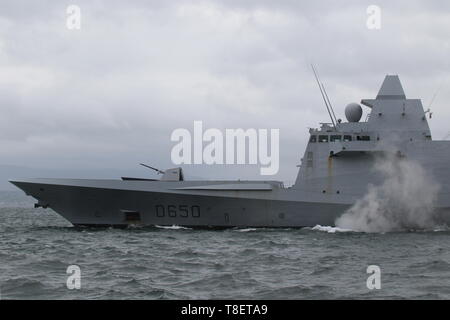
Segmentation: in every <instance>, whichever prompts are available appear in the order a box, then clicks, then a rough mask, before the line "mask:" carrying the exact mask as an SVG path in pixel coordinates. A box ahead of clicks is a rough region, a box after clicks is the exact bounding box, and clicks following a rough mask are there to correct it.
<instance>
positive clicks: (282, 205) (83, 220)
mask: <svg viewBox="0 0 450 320" xmlns="http://www.w3.org/2000/svg"><path fill="white" fill-rule="evenodd" d="M11 182H12V183H13V184H15V185H16V186H17V187H19V188H20V189H22V190H24V191H25V192H26V193H27V194H28V195H31V196H33V197H34V198H35V199H38V203H37V206H39V207H41V206H42V207H44V208H47V207H49V208H51V209H53V210H54V211H56V212H57V213H59V214H60V215H61V216H63V217H64V218H65V219H67V220H68V221H70V222H71V223H72V224H73V225H75V226H114V227H122V226H127V225H130V224H131V225H146V226H147V225H162V226H164V225H180V226H187V227H215V228H228V227H305V226H315V225H317V224H321V225H333V224H334V221H335V219H336V218H337V217H338V216H339V215H340V214H341V213H343V212H344V211H345V210H346V209H347V208H348V207H349V204H345V203H339V202H336V203H325V202H323V200H324V199H320V198H319V197H317V196H316V197H314V196H310V197H309V199H308V197H306V196H305V197H303V199H296V200H295V201H293V200H289V198H292V196H293V195H295V198H298V192H296V191H295V190H289V189H284V188H279V186H280V184H279V183H277V182H260V181H245V182H243V181H241V182H239V186H237V185H236V183H233V182H230V181H209V182H208V184H207V185H205V182H200V181H198V182H197V181H190V182H187V181H186V182H162V181H120V180H75V179H28V180H21V181H11ZM227 185H229V187H227ZM197 188H200V190H199V189H197ZM208 188H210V189H208ZM227 189H228V190H227ZM237 189H239V190H237Z"/></svg>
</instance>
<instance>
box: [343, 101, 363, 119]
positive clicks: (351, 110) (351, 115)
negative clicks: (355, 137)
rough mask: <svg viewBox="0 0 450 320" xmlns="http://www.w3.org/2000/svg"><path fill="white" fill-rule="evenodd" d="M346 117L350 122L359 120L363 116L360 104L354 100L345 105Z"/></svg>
mask: <svg viewBox="0 0 450 320" xmlns="http://www.w3.org/2000/svg"><path fill="white" fill-rule="evenodd" d="M345 117H346V118H347V120H348V122H358V121H359V120H360V119H361V117H362V108H361V106H360V105H359V104H357V103H355V102H352V103H349V104H348V105H347V106H346V107H345Z"/></svg>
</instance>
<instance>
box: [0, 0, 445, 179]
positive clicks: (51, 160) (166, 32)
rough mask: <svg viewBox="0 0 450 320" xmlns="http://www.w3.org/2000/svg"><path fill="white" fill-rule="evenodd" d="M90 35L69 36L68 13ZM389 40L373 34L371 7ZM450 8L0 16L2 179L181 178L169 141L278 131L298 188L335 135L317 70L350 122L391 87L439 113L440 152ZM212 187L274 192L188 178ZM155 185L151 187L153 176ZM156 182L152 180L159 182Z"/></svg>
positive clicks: (23, 6)
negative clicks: (325, 135) (314, 155)
mask: <svg viewBox="0 0 450 320" xmlns="http://www.w3.org/2000/svg"><path fill="white" fill-rule="evenodd" d="M71 4H75V5H78V6H79V7H80V9H81V29H80V30H69V29H67V27H66V19H67V17H68V14H67V13H66V8H67V6H69V5H71ZM372 4H375V5H378V6H379V7H380V8H381V29H380V30H370V29H368V28H367V26H366V21H367V18H368V14H367V12H366V10H367V7H368V6H369V5H372ZM449 61H450V2H449V1H447V0H443V1H395V4H394V3H393V1H377V2H372V1H368V2H365V1H310V2H303V1H243V0H242V1H233V0H226V1H225V0H223V1H162V0H161V1H119V0H117V1H111V0H108V1H106V0H105V1H79V0H74V1H71V2H65V1H60V0H59V1H56V0H55V1H18V0H2V1H1V2H0V111H1V113H0V165H7V164H8V165H19V166H22V165H23V166H33V167H41V168H58V169H63V168H70V169H80V170H84V169H88V168H89V169H96V168H101V167H107V168H118V169H124V168H135V167H136V164H137V163H139V162H146V163H150V164H153V165H154V166H157V167H161V168H167V167H173V166H174V165H173V164H172V163H171V159H170V151H171V149H172V147H173V146H174V142H171V141H170V135H171V133H172V131H173V130H174V129H176V128H187V129H190V130H192V128H193V121H194V120H203V123H204V127H205V128H212V127H214V128H219V129H225V128H267V129H270V128H279V129H280V171H279V174H278V175H276V176H272V177H264V178H265V179H267V178H270V179H278V180H283V181H286V182H292V181H293V180H294V179H295V175H296V174H297V168H296V165H297V164H298V163H299V161H300V158H301V157H302V155H303V151H304V148H305V144H306V141H307V138H308V131H307V130H308V129H307V128H308V127H317V126H318V123H319V122H327V121H329V119H328V115H327V112H326V109H325V108H324V105H323V103H322V101H321V96H320V93H319V91H318V89H317V87H316V84H315V82H314V81H315V80H314V78H313V75H312V73H311V70H310V66H309V64H310V63H311V62H312V63H314V64H315V65H316V67H317V68H318V69H319V72H320V75H321V78H322V81H323V82H324V83H325V86H326V88H327V91H328V94H329V96H330V98H331V100H332V103H333V105H334V107H335V111H336V113H337V114H338V117H344V116H343V111H344V107H345V105H346V104H347V103H349V102H359V101H360V100H361V99H362V98H374V97H375V95H376V93H377V91H378V89H379V87H380V85H381V82H382V80H383V78H384V76H385V75H386V74H399V76H400V79H401V81H402V83H403V87H404V89H405V93H406V96H407V97H410V98H421V99H423V103H424V105H425V106H427V105H428V104H429V103H430V101H431V99H432V97H433V95H434V94H435V92H436V91H437V90H438V89H439V88H440V89H439V91H438V94H437V96H436V98H435V100H434V102H433V105H432V111H433V112H434V113H433V119H431V120H430V126H431V130H432V133H433V138H434V139H442V138H444V137H445V136H446V135H447V134H448V133H449V132H450V126H449V125H448V124H449V122H450V104H449V103H448V101H450V90H449V88H450V75H449V71H450V68H449V67H450V62H449ZM184 170H185V171H186V172H187V173H188V175H189V174H190V175H194V176H203V177H206V178H211V177H214V176H216V177H218V178H238V177H239V176H241V177H243V178H257V179H259V178H261V176H259V167H256V166H250V167H249V168H242V167H241V168H236V167H235V166H225V167H217V166H214V167H212V168H211V167H210V166H199V165H191V166H184ZM146 173H147V172H146V171H143V174H146ZM149 174H150V173H149Z"/></svg>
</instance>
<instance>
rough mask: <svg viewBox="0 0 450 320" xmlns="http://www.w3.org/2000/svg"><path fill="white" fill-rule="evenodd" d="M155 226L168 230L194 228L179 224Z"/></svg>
mask: <svg viewBox="0 0 450 320" xmlns="http://www.w3.org/2000/svg"><path fill="white" fill-rule="evenodd" d="M155 227H156V228H159V229H168V230H192V228H188V227H182V226H177V225H174V224H173V225H171V226H160V225H155Z"/></svg>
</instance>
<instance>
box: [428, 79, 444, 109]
mask: <svg viewBox="0 0 450 320" xmlns="http://www.w3.org/2000/svg"><path fill="white" fill-rule="evenodd" d="M441 87H442V82H441V84H440V85H439V87H438V88H437V90H436V92H435V93H434V94H433V97H432V98H431V101H430V104H429V105H428V108H431V105H432V104H433V102H434V99H436V96H437V94H438V93H439V90H441Z"/></svg>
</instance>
